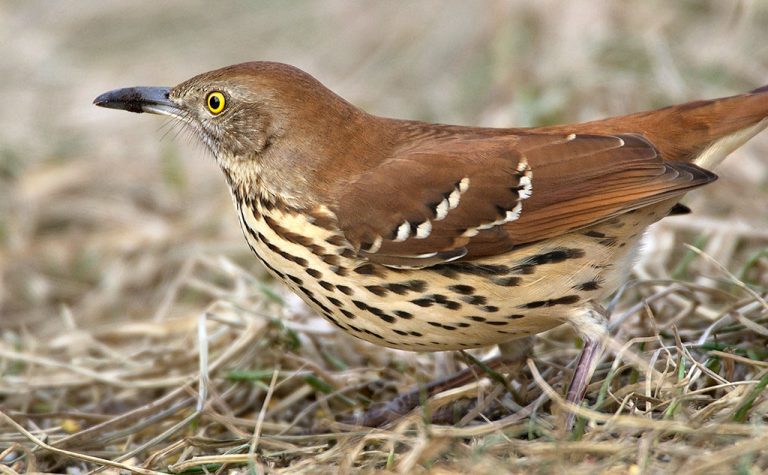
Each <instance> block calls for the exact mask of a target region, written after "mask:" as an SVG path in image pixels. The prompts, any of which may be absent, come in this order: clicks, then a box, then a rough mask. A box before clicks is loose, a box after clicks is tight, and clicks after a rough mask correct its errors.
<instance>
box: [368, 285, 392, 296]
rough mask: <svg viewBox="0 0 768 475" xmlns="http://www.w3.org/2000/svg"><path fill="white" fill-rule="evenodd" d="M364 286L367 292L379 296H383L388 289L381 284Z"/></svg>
mask: <svg viewBox="0 0 768 475" xmlns="http://www.w3.org/2000/svg"><path fill="white" fill-rule="evenodd" d="M365 288H366V290H368V292H370V293H372V294H374V295H378V296H379V297H383V296H385V295H387V293H389V290H387V289H386V288H384V287H382V286H381V285H366V286H365Z"/></svg>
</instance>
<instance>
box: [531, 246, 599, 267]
mask: <svg viewBox="0 0 768 475" xmlns="http://www.w3.org/2000/svg"><path fill="white" fill-rule="evenodd" d="M580 257H584V249H570V248H559V249H555V250H553V251H549V252H545V253H543V254H537V255H535V256H531V257H529V258H528V259H526V260H525V262H524V264H529V265H533V266H540V265H544V264H557V263H559V262H563V261H566V260H568V259H577V258H580Z"/></svg>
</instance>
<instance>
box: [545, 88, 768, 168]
mask: <svg viewBox="0 0 768 475" xmlns="http://www.w3.org/2000/svg"><path fill="white" fill-rule="evenodd" d="M766 127H768V86H763V87H761V88H758V89H755V90H754V91H752V92H748V93H746V94H740V95H737V96H731V97H725V98H721V99H712V100H702V101H694V102H688V103H685V104H680V105H675V106H670V107H665V108H663V109H657V110H653V111H647V112H638V113H635V114H630V115H625V116H621V117H612V118H609V119H603V120H597V121H594V122H586V123H583V124H578V125H576V126H555V127H550V128H547V129H546V130H547V131H551V132H561V133H562V132H568V133H571V132H575V133H639V134H642V135H643V136H644V137H645V138H647V139H648V140H649V141H650V142H651V143H653V144H654V145H655V146H656V148H658V149H659V151H660V152H661V155H662V157H664V159H666V160H675V161H685V162H692V163H695V164H696V165H699V166H702V167H705V168H710V169H711V168H713V167H715V166H716V165H717V164H718V163H720V162H721V161H722V160H723V159H724V158H725V157H726V156H728V155H729V154H730V153H731V152H733V151H734V150H736V149H737V148H738V147H740V146H741V145H743V144H744V143H745V142H746V141H747V140H749V139H751V138H752V137H754V136H755V135H756V134H757V133H758V132H760V131H761V130H763V129H765V128H766Z"/></svg>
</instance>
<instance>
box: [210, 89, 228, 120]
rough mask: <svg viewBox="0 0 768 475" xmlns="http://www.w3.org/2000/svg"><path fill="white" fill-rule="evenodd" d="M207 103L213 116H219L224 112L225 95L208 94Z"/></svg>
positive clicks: (215, 92)
mask: <svg viewBox="0 0 768 475" xmlns="http://www.w3.org/2000/svg"><path fill="white" fill-rule="evenodd" d="M205 103H206V105H207V106H208V111H210V113H211V114H213V115H218V114H220V113H221V111H223V110H224V104H225V101H224V94H222V93H220V92H218V91H214V92H211V93H210V94H208V97H207V98H206V99H205Z"/></svg>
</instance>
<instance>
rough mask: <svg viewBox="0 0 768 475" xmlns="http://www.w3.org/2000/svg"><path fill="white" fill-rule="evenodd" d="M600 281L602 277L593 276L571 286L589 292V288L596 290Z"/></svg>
mask: <svg viewBox="0 0 768 475" xmlns="http://www.w3.org/2000/svg"><path fill="white" fill-rule="evenodd" d="M601 283H602V279H600V278H599V277H595V278H594V279H592V280H590V281H587V282H584V283H581V284H579V285H574V286H573V288H574V289H576V290H581V291H584V292H589V291H591V290H598V289H599V288H600V284H601Z"/></svg>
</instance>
